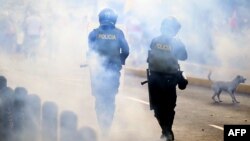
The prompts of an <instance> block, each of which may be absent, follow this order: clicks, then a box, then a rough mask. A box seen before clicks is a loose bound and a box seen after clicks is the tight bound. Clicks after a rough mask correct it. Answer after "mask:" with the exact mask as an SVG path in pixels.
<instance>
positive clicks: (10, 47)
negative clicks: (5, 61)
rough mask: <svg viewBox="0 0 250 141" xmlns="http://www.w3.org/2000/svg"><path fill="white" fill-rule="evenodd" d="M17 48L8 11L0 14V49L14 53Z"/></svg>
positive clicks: (13, 27)
mask: <svg viewBox="0 0 250 141" xmlns="http://www.w3.org/2000/svg"><path fill="white" fill-rule="evenodd" d="M16 46H17V33H16V28H15V25H14V22H13V20H12V19H11V17H10V15H9V13H8V11H3V12H1V14H0V49H3V50H4V51H5V52H8V53H14V52H15V51H16Z"/></svg>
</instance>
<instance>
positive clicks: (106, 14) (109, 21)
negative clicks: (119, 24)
mask: <svg viewBox="0 0 250 141" xmlns="http://www.w3.org/2000/svg"><path fill="white" fill-rule="evenodd" d="M116 20H117V14H116V13H115V12H114V11H113V10H112V9H109V8H105V9H103V10H102V11H101V12H100V13H99V23H100V25H115V24H116Z"/></svg>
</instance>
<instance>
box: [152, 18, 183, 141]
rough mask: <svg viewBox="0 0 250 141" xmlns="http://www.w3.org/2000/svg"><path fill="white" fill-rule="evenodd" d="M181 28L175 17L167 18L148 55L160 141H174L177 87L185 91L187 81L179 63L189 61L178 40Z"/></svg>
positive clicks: (153, 106)
mask: <svg viewBox="0 0 250 141" xmlns="http://www.w3.org/2000/svg"><path fill="white" fill-rule="evenodd" d="M180 28H181V25H180V23H179V22H178V21H177V20H176V18H174V17H168V18H165V19H164V20H163V21H162V24H161V35H160V36H158V37H156V38H154V39H153V40H152V42H151V44H150V50H149V54H148V59H147V62H148V65H149V69H148V87H149V94H150V108H151V110H154V113H155V117H156V119H157V120H158V123H159V125H160V127H161V129H162V136H161V138H166V140H167V141H172V140H174V134H173V131H172V125H173V121H174V116H175V110H174V108H175V106H176V98H177V95H176V86H177V85H178V86H179V88H180V89H185V88H186V85H187V84H188V81H187V80H186V79H185V77H184V76H183V72H182V71H180V68H179V64H178V60H186V59H187V51H186V49H185V46H184V44H183V43H182V42H181V41H180V40H179V39H177V38H176V37H175V35H176V34H177V33H178V31H179V29H180Z"/></svg>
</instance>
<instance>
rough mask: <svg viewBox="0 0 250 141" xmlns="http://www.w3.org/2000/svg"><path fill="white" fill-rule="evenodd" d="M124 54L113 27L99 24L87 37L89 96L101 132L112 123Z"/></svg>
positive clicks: (119, 35)
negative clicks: (89, 75) (92, 99)
mask: <svg viewBox="0 0 250 141" xmlns="http://www.w3.org/2000/svg"><path fill="white" fill-rule="evenodd" d="M128 55H129V47H128V43H127V41H126V39H125V37H124V34H123V32H122V31H121V30H120V29H118V28H116V27H115V26H114V25H101V26H100V27H99V28H97V29H94V30H93V31H92V32H91V33H90V34H89V54H88V59H89V64H90V68H91V86H92V95H93V96H94V97H95V98H96V101H95V108H96V114H97V119H98V122H99V125H100V127H101V128H102V129H104V130H106V129H108V128H109V127H110V126H111V123H112V119H113V115H114V111H115V95H116V94H117V92H118V88H119V79H120V70H121V69H122V65H124V64H125V60H126V58H127V57H128Z"/></svg>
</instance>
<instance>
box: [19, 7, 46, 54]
mask: <svg viewBox="0 0 250 141" xmlns="http://www.w3.org/2000/svg"><path fill="white" fill-rule="evenodd" d="M23 32H24V41H23V46H22V50H23V53H24V54H25V56H26V57H27V58H30V57H35V55H36V53H37V50H38V48H39V47H40V43H41V37H42V35H43V26H42V19H41V17H40V16H39V13H38V12H37V11H36V10H33V9H28V10H27V16H26V17H25V19H24V22H23Z"/></svg>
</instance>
